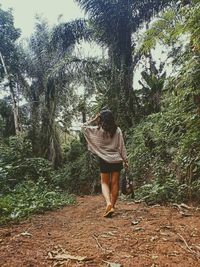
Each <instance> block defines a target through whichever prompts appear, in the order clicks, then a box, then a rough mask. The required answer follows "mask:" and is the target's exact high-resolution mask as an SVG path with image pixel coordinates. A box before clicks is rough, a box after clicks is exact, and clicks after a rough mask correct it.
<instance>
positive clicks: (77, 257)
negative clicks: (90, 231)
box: [48, 252, 87, 261]
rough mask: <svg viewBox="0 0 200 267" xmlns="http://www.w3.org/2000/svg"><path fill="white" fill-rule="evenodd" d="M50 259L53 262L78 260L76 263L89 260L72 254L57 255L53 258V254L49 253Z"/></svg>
mask: <svg viewBox="0 0 200 267" xmlns="http://www.w3.org/2000/svg"><path fill="white" fill-rule="evenodd" d="M48 255H49V258H50V259H52V260H59V261H63V260H76V261H84V260H86V259H87V257H81V256H72V255H70V254H57V255H55V256H53V255H52V254H51V252H49V253H48Z"/></svg>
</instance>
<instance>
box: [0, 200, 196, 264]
mask: <svg viewBox="0 0 200 267" xmlns="http://www.w3.org/2000/svg"><path fill="white" fill-rule="evenodd" d="M184 210H185V209H183V211H184ZM103 211H104V202H103V199H102V197H101V196H85V197H83V198H78V199H77V205H75V206H70V207H65V208H63V209H61V210H59V211H55V212H48V213H46V214H44V215H35V216H33V217H32V218H31V219H29V220H27V221H25V222H22V223H20V224H19V225H14V226H10V227H5V228H0V266H1V267H15V266H17V267H32V266H34V267H35V266H36V267H40V266H70V267H73V266H88V267H89V266H104V267H105V266H114V265H112V264H109V263H118V264H119V265H118V266H120V264H121V266H124V267H129V266H130V267H131V266H132V267H140V266H141V267H142V266H143V267H165V266H169V267H173V266H174V267H175V266H176V267H189V266H192V267H198V266H200V211H199V210H196V209H192V210H185V211H184V214H182V212H180V210H179V209H177V208H176V207H161V206H154V207H148V206H146V205H145V204H141V203H140V204H135V203H128V202H124V201H119V202H118V206H117V210H116V213H115V215H114V216H113V218H112V219H108V218H103V217H102V213H103ZM188 213H189V214H188ZM190 215H191V216H190ZM49 252H51V253H49ZM63 253H65V255H66V253H67V254H70V255H71V256H85V257H87V258H86V259H85V260H84V261H77V260H71V259H70V260H65V261H62V262H60V261H57V260H52V259H49V258H50V257H54V256H56V255H57V256H58V254H62V256H63ZM198 255H199V256H198ZM115 266H116V267H117V265H115Z"/></svg>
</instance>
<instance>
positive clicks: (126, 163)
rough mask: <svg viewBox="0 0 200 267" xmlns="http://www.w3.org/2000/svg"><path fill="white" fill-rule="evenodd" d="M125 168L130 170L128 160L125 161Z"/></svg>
mask: <svg viewBox="0 0 200 267" xmlns="http://www.w3.org/2000/svg"><path fill="white" fill-rule="evenodd" d="M124 168H125V169H126V170H128V168H129V165H128V160H127V161H124Z"/></svg>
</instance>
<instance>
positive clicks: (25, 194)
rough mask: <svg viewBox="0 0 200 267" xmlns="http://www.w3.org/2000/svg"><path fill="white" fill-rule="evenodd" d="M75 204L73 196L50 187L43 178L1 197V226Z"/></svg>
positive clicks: (17, 187)
mask: <svg viewBox="0 0 200 267" xmlns="http://www.w3.org/2000/svg"><path fill="white" fill-rule="evenodd" d="M73 203H74V198H73V197H72V196H70V195H68V194H66V193H62V192H60V191H58V190H56V189H55V188H50V187H48V186H47V182H46V181H45V180H44V179H43V178H41V179H39V180H38V181H37V182H36V183H34V182H33V181H26V182H23V183H21V184H19V185H17V186H16V187H15V189H14V190H13V191H12V192H10V193H9V194H7V195H0V214H1V218H0V224H4V223H7V222H9V221H18V220H20V219H22V218H25V217H27V216H30V215H31V214H34V213H41V212H44V211H46V210H53V209H55V208H58V207H62V206H64V205H68V204H73Z"/></svg>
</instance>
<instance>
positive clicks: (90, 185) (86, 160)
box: [53, 139, 99, 194]
mask: <svg viewBox="0 0 200 267" xmlns="http://www.w3.org/2000/svg"><path fill="white" fill-rule="evenodd" d="M65 162H66V163H65V164H64V167H63V168H62V169H60V170H58V171H56V172H55V174H54V175H53V183H54V184H55V185H56V186H59V187H60V188H63V189H65V190H67V191H68V192H72V193H76V194H81V193H85V194H89V193H92V192H93V190H94V186H95V185H97V184H98V181H99V170H98V165H97V159H96V158H95V157H94V156H93V155H91V153H89V152H88V151H87V148H86V145H85V144H83V143H82V142H80V141H79V140H76V139H75V140H73V141H72V142H71V143H70V145H69V146H68V147H67V148H66V156H65Z"/></svg>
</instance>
